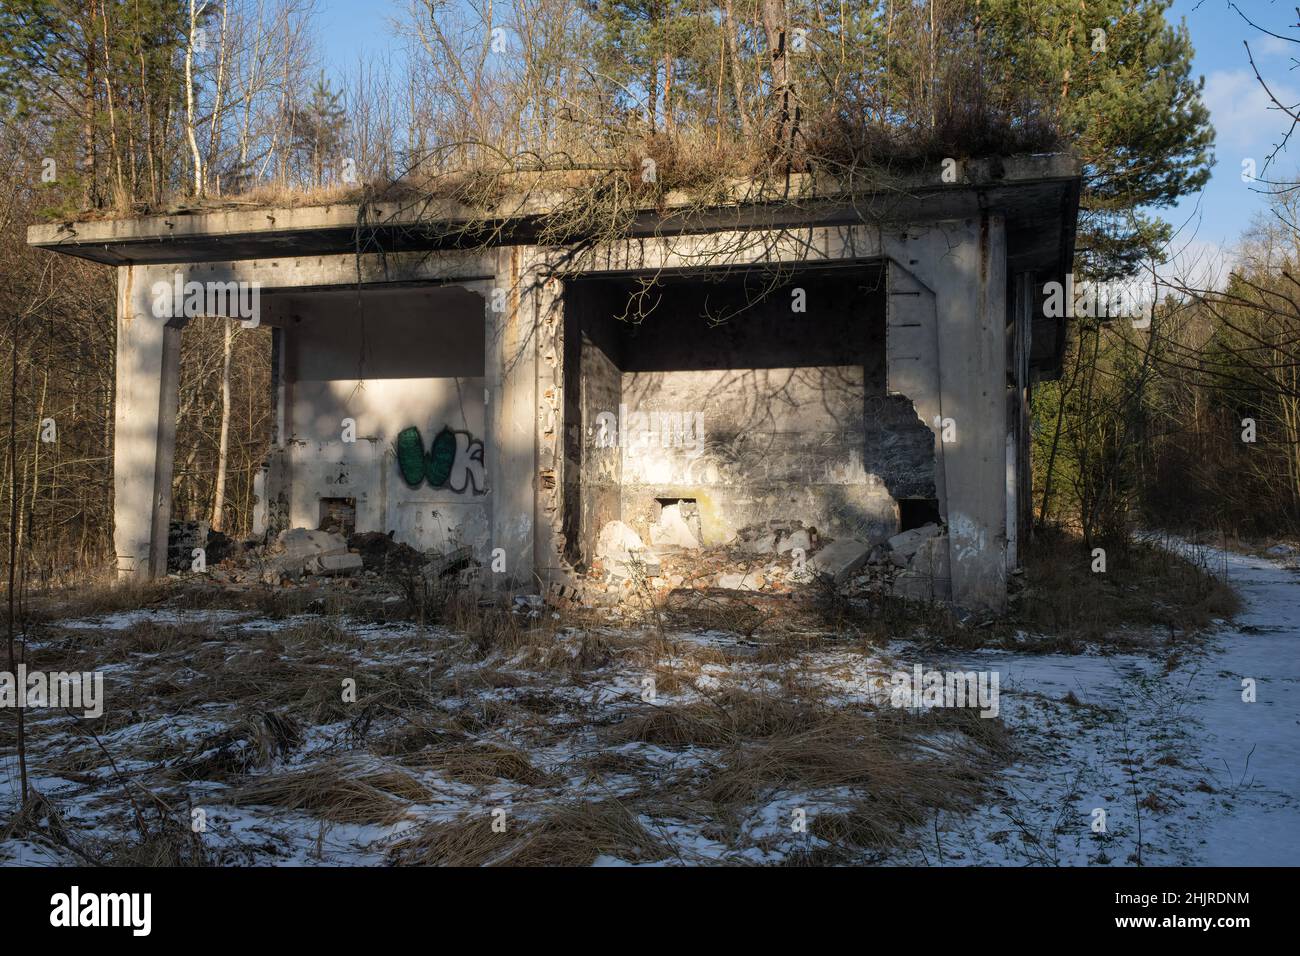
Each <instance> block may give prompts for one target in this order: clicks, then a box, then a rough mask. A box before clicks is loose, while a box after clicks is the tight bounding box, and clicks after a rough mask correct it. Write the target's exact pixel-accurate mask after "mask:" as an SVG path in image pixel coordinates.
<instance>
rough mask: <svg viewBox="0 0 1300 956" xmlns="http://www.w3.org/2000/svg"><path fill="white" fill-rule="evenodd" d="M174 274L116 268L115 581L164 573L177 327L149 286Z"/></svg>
mask: <svg viewBox="0 0 1300 956" xmlns="http://www.w3.org/2000/svg"><path fill="white" fill-rule="evenodd" d="M172 272H174V267H166V266H153V267H147V266H122V267H120V268H119V269H118V290H117V385H116V408H115V411H114V440H113V492H114V504H113V548H114V551H115V552H116V555H117V570H118V576H119V578H138V579H146V578H151V577H158V576H160V575H165V574H166V573H167V529H168V525H169V523H170V521H171V492H172V468H173V459H174V453H175V448H176V409H177V402H178V389H179V385H180V348H181V322H179V321H176V320H170V319H167V318H164V317H156V316H155V315H154V310H153V294H152V292H151V287H152V285H153V284H154V282H156V281H159V280H163V281H170V276H171V274H172Z"/></svg>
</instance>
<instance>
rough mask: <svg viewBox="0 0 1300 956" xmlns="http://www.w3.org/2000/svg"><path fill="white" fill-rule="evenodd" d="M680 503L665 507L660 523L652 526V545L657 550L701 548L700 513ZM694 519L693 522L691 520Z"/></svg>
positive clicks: (661, 513)
mask: <svg viewBox="0 0 1300 956" xmlns="http://www.w3.org/2000/svg"><path fill="white" fill-rule="evenodd" d="M688 507H693V506H686V505H683V504H682V503H680V502H678V503H676V504H671V505H664V506H663V509H662V510H661V511H660V512H659V521H658V523H656V524H652V525H651V526H650V544H651V545H653V546H654V547H655V548H687V549H691V550H696V549H698V548H699V546H700V534H699V520H700V516H699V511H698V510H686V511H684V510H683V509H684V508H688ZM691 519H693V520H691Z"/></svg>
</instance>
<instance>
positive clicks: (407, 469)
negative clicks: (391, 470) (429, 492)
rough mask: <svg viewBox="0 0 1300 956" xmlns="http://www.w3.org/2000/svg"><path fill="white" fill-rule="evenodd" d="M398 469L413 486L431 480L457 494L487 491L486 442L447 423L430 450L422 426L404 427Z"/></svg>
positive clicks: (400, 438)
mask: <svg viewBox="0 0 1300 956" xmlns="http://www.w3.org/2000/svg"><path fill="white" fill-rule="evenodd" d="M395 454H396V457H397V469H398V471H399V472H400V473H401V475H402V480H403V481H404V482H406V484H407V485H409V486H410V487H412V488H415V487H417V486H419V484H420V482H422V481H423V482H427V483H428V484H429V485H430V487H433V488H448V489H450V490H451V491H454V492H455V493H456V494H458V495H459V494H464V493H465V492H466V491H469V492H470V493H471V494H475V495H481V494H484V489H485V488H486V482H485V480H484V475H485V471H484V468H483V442H482V440H481V439H478V438H475V437H474V436H473V435H471V434H470V433H469V432H467V431H460V430H456V431H453V430H452V429H451V428H449V427H447V426H445V425H444V426H443V429H442V431H440V432H438V434H437V435H435V436H434V438H433V444H432V445H430V447H429V449H428V450H427V451H426V450H425V447H424V439H423V438H422V437H420V429H418V428H416V427H415V426H414V425H412V426H411V427H410V428H404V429H402V431H401V433H400V434H398V436H397V445H396V448H395Z"/></svg>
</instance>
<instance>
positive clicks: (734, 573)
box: [553, 505, 948, 606]
mask: <svg viewBox="0 0 1300 956" xmlns="http://www.w3.org/2000/svg"><path fill="white" fill-rule="evenodd" d="M650 539H651V544H650V545H649V546H647V545H646V543H645V542H644V541H643V539H642V538H641V536H640V535H639V534H638V533H637V532H636V530H635V529H634V528H632V527H630V526H629V525H627V524H625V523H624V522H622V521H610V522H607V523H606V524H605V526H604V527H603V528H602V529H601V532H600V536H599V538H598V541H597V547H596V557H595V559H594V560H593V561H592V562H591V566H590V567H589V568H588V570H587V573H586V575H585V577H584V578H583V579H582V581H581V584H580V586H579V587H578V588H577V589H574V588H565V589H563V591H564V593H562V594H560V595H558V597H559V598H560V600H559V601H556V603H564V602H568V603H576V604H581V605H584V606H614V605H619V604H624V603H628V604H635V603H636V601H635V599H636V598H638V597H645V596H651V597H654V598H656V599H659V598H666V597H667V596H668V595H671V594H672V593H673V592H676V591H679V590H723V591H738V592H755V593H759V594H765V595H780V594H789V593H792V592H797V591H800V590H804V589H806V588H807V587H808V586H809V585H812V584H814V583H817V582H821V583H822V584H826V583H829V584H831V585H833V586H834V587H836V588H837V589H839V590H840V591H841V592H842V593H844V594H846V595H847V596H851V597H852V596H866V595H872V594H882V595H883V594H889V595H893V596H896V597H902V598H908V599H913V600H931V599H933V598H934V597H935V595H936V594H937V593H940V590H941V589H940V588H938V587H937V586H936V582H938V581H941V580H942V579H944V578H946V577H947V576H948V570H947V569H948V539H947V535H946V533H945V532H944V529H943V528H942V527H940V526H939V525H937V524H926V525H923V526H921V527H919V528H913V529H910V530H908V531H903V532H900V533H899V534H896V535H894V536H893V537H891V538H890V539H888V540H887V541H885V542H882V543H880V544H876V545H874V546H873V545H871V544H869V543H868V542H865V541H860V540H857V539H855V538H837V539H827V538H823V537H822V536H821V535H820V534H819V533H818V531H817V529H816V528H814V527H811V526H808V525H805V524H804V522H802V521H800V520H798V519H774V520H772V521H769V522H767V523H766V524H762V525H752V526H750V527H746V528H742V529H741V530H740V531H739V532H737V534H736V535H735V537H734V538H733V539H732V540H731V541H730V542H729V543H728V544H725V545H722V546H718V547H701V546H700V545H699V544H698V540H699V532H698V524H696V525H694V526H692V523H691V521H690V516H689V515H687V514H683V513H682V512H681V511H680V510H678V507H677V506H676V505H668V506H665V507H664V509H663V515H662V516H661V520H660V522H659V524H658V525H652V526H651V529H650ZM554 597H555V596H553V598H554Z"/></svg>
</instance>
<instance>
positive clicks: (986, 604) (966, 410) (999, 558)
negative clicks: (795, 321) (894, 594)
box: [885, 213, 1007, 611]
mask: <svg viewBox="0 0 1300 956" xmlns="http://www.w3.org/2000/svg"><path fill="white" fill-rule="evenodd" d="M885 247H886V248H885V252H886V254H887V255H888V256H889V257H890V258H892V259H894V260H896V261H897V262H900V263H906V265H907V271H908V272H909V273H910V274H911V275H912V276H914V277H915V279H916V280H917V282H919V283H922V284H924V286H925V288H926V289H928V290H931V291H932V292H933V295H934V306H935V308H934V319H933V321H934V325H935V336H934V342H935V343H936V347H937V363H938V376H939V379H938V381H939V391H938V400H937V404H938V407H939V408H940V410H941V418H940V419H939V423H938V424H937V425H936V423H935V421H934V420H933V419H930V420H927V421H926V424H927V425H930V426H931V427H932V428H934V429H935V430H936V433H937V434H938V437H939V438H940V439H942V438H943V433H944V427H945V426H946V425H947V426H950V428H949V429H948V430H949V435H950V438H951V440H950V441H945V442H943V447H942V454H941V455H940V456H939V458H938V460H937V464H938V465H939V466H940V467H941V468H942V484H941V486H940V487H941V489H942V491H941V495H942V501H941V507H942V511H943V515H944V518H945V520H946V521H947V524H948V537H949V555H950V566H951V574H952V600H953V603H955V604H956V605H958V606H960V607H965V608H969V609H980V610H991V611H999V610H1001V609H1003V608H1004V607H1005V606H1006V582H1007V562H1006V551H1007V520H1006V515H1007V512H1006V508H1007V501H1006V495H1007V482H1006V468H1007V443H1006V442H1007V412H1006V381H1007V354H1006V342H1007V335H1006V320H1007V311H1006V232H1005V227H1004V222H1003V219H1002V217H1001V216H1000V215H998V214H994V213H985V214H983V215H981V216H980V217H979V218H973V219H966V220H954V221H948V222H939V223H934V224H931V225H928V226H912V227H910V228H909V229H908V230H907V232H906V233H904V234H902V235H900V236H888V237H886V240H885ZM902 290H903V289H902V288H901V287H900V291H902ZM891 306H892V303H891ZM918 312H919V310H918ZM900 314H901V313H900ZM915 337H916V338H917V339H918V340H921V339H924V338H925V336H922V335H919V334H917V335H916V336H915ZM893 371H894V370H893V368H891V373H892V372H893ZM891 388H893V386H892V384H891ZM909 397H912V396H909ZM914 400H915V399H914ZM928 400H929V399H927V401H928Z"/></svg>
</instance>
